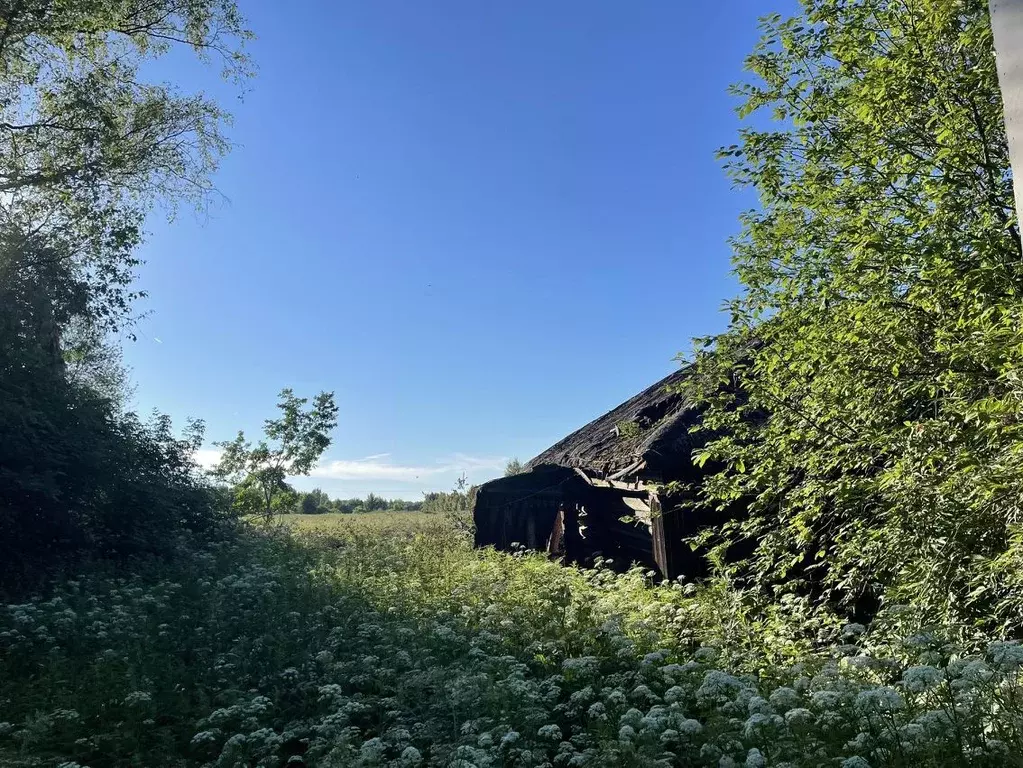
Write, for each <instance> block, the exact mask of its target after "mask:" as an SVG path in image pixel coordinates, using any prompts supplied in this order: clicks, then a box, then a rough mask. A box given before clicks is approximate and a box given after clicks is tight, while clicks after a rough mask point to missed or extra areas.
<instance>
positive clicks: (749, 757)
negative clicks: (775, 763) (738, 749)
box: [746, 747, 767, 768]
mask: <svg viewBox="0 0 1023 768" xmlns="http://www.w3.org/2000/svg"><path fill="white" fill-rule="evenodd" d="M766 765H767V758H765V757H764V756H763V754H761V752H760V750H759V749H757V748H756V747H753V749H751V750H750V751H749V752H747V753H746V768H764V767H765V766H766Z"/></svg>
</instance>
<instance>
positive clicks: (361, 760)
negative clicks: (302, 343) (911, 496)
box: [0, 515, 1023, 768]
mask: <svg viewBox="0 0 1023 768" xmlns="http://www.w3.org/2000/svg"><path fill="white" fill-rule="evenodd" d="M373 517H374V516H372V515H370V516H360V517H351V516H348V517H346V518H344V519H345V521H347V522H346V524H344V525H341V526H340V527H334V528H330V527H326V528H322V529H320V530H319V531H318V532H315V531H314V532H312V533H310V534H309V535H308V536H307V537H306V538H305V539H304V540H303V541H302V542H299V541H296V540H293V539H291V538H289V537H287V536H272V537H271V536H267V535H265V534H263V535H260V536H248V537H242V538H240V539H236V540H234V541H232V542H230V543H224V544H221V545H218V546H216V547H214V548H212V549H209V550H207V551H203V552H195V551H192V552H188V551H182V552H180V553H179V556H178V557H177V558H176V559H174V560H173V561H171V562H169V563H168V562H161V563H149V564H146V565H143V566H142V567H141V568H140V569H139V571H138V575H137V576H134V577H132V578H131V579H127V580H126V579H123V578H118V577H117V576H116V574H113V573H105V572H104V571H103V570H102V569H99V568H97V569H93V570H90V571H89V572H87V573H83V574H82V575H81V576H80V577H79V578H77V579H75V580H73V581H69V582H67V583H66V584H65V585H63V586H62V587H61V588H60V589H58V590H57V591H56V592H54V593H53V594H52V595H49V596H47V597H46V598H40V599H36V600H33V601H30V602H26V603H20V604H16V605H10V606H7V607H5V608H4V609H3V610H2V611H0V648H2V649H3V650H2V654H0V711H2V712H3V719H4V721H5V722H3V723H0V760H2V761H3V762H4V764H7V765H30V764H55V763H57V762H60V761H65V765H73V764H77V765H90V766H94V767H96V766H107V765H133V764H142V765H217V766H241V765H250V766H278V765H283V764H288V765H296V766H297V765H319V766H346V767H347V766H394V767H398V766H419V765H432V766H451V765H454V766H460V767H461V766H497V765H504V766H543V765H556V766H585V765H590V766H608V768H610V767H611V766H616V767H617V766H668V765H695V766H736V765H744V766H768V765H769V766H800V767H802V766H806V767H807V768H809V767H810V766H820V765H835V766H839V765H841V766H844V767H845V768H862V766H868V765H869V766H910V765H912V766H946V765H966V764H969V765H978V766H1012V765H1020V764H1021V758H1020V755H1021V754H1023V734H1021V732H1020V729H1019V722H1020V717H1021V715H1023V699H1021V698H1020V694H1021V689H1020V679H1019V675H1020V665H1021V663H1023V649H1021V648H1020V647H1019V646H1017V645H1012V644H1004V643H1001V644H999V643H995V644H992V645H990V646H989V647H987V648H986V649H984V650H983V651H982V652H981V653H978V654H977V655H975V656H974V655H966V654H964V653H963V652H962V650H961V649H958V648H956V647H954V646H951V645H947V644H942V643H941V642H940V639H939V638H936V637H932V636H915V637H909V638H904V639H899V641H898V642H896V643H894V644H892V645H891V647H890V655H887V656H879V655H875V654H872V653H870V652H869V649H870V648H871V644H872V642H873V639H872V638H871V636H870V635H869V634H866V635H865V634H864V633H863V628H862V627H858V626H848V627H845V628H843V629H839V630H837V631H836V633H835V635H836V639H840V640H841V644H838V645H835V646H834V647H833V648H832V649H831V650H830V651H829V652H818V653H814V652H811V651H809V648H810V644H809V643H808V642H807V640H805V639H800V638H799V630H800V629H801V621H800V611H799V610H798V609H797V608H795V607H794V606H793V607H792V609H791V610H788V611H785V612H778V611H775V612H774V613H773V614H772V613H771V612H767V613H765V612H764V611H763V610H762V609H763V606H760V605H758V604H757V603H756V602H755V601H754V600H752V599H751V598H749V596H744V595H742V594H741V593H737V592H730V593H729V592H725V593H722V592H720V591H718V590H715V589H709V590H708V589H707V588H701V587H697V586H695V585H687V584H671V585H663V586H660V587H656V588H654V587H651V586H650V584H649V581H648V579H647V577H646V576H645V575H644V574H643V573H642V572H640V571H632V572H630V573H627V574H624V575H620V574H615V573H612V572H610V571H605V570H596V571H579V570H575V569H572V568H564V567H561V566H559V565H557V564H556V563H552V562H550V561H548V560H547V559H546V558H544V557H542V556H540V555H531V554H522V555H517V556H516V555H508V554H503V553H496V552H492V551H478V550H473V549H472V548H471V547H470V546H469V544H468V542H467V541H466V540H464V539H463V538H461V537H459V536H458V535H456V534H455V533H454V532H453V530H452V529H451V528H450V527H446V526H443V525H436V524H435V523H437V522H439V519H438V518H436V517H431V516H423V515H391V516H389V517H390V520H391V521H394V520H397V521H401V522H399V523H398V525H403V524H409V523H411V524H413V525H416V524H418V525H420V526H423V525H429V526H431V527H425V528H424V527H420V528H419V529H418V530H416V529H415V528H411V529H405V528H394V527H391V528H390V529H387V528H386V527H381V526H373V527H369V528H367V527H364V522H363V521H369V520H371V519H373ZM319 519H320V520H322V519H323V518H319ZM839 635H841V638H839V637H838V636H839ZM32 758H35V759H38V760H40V761H48V762H40V763H35V762H32ZM72 761H74V762H72Z"/></svg>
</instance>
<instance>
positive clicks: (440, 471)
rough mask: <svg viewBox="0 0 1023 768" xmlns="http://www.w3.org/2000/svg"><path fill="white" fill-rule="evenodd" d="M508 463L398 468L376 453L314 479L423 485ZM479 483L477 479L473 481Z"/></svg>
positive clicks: (199, 454)
mask: <svg viewBox="0 0 1023 768" xmlns="http://www.w3.org/2000/svg"><path fill="white" fill-rule="evenodd" d="M220 457H221V451H220V450H219V449H217V448H201V449H199V450H198V451H196V452H195V460H196V461H197V462H198V463H199V466H201V467H203V469H211V468H212V467H213V466H214V465H215V464H216V463H217V462H219V461H220ZM507 462H508V459H507V457H505V456H470V455H468V454H464V453H456V454H454V455H452V456H450V457H447V458H444V459H440V460H438V461H437V462H436V463H435V464H423V465H417V464H399V463H395V462H393V461H391V454H389V453H375V454H373V455H372V456H365V457H363V458H361V459H331V460H327V461H323V462H321V463H320V464H318V465H317V466H315V467H313V469H312V471H311V472H310V473H309V474H310V476H312V477H319V478H325V479H329V480H364V481H373V480H387V481H393V482H399V483H416V482H423V481H426V480H427V479H431V478H436V477H438V476H441V475H451V476H457V475H459V474H461V473H462V472H465V473H466V474H467V475H485V474H486V473H488V472H497V471H500V470H502V469H503V468H504V465H505V464H506V463H507ZM473 479H478V478H475V477H474V478H473Z"/></svg>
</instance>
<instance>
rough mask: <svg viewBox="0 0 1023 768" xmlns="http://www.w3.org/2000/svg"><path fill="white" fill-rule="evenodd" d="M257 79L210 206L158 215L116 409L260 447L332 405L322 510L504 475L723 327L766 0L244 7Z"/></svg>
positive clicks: (376, 0)
mask: <svg viewBox="0 0 1023 768" xmlns="http://www.w3.org/2000/svg"><path fill="white" fill-rule="evenodd" d="M241 5H242V8H243V10H244V12H245V13H246V15H247V17H248V19H249V21H250V24H251V26H252V28H253V29H254V30H255V32H256V34H257V36H258V39H257V40H256V41H255V42H254V43H253V44H252V45H251V47H250V52H251V54H252V56H253V57H254V59H255V60H256V62H257V64H258V66H259V73H258V75H257V77H256V79H255V80H254V82H253V83H252V87H251V90H250V91H249V92H248V93H247V94H246V95H245V98H244V100H242V101H235V100H234V96H233V94H234V92H233V91H230V90H225V89H224V88H223V86H221V85H219V84H218V83H217V81H216V79H215V78H214V77H213V76H212V75H211V74H209V73H205V72H203V71H202V70H200V69H199V68H198V67H195V66H191V65H185V64H181V63H180V62H179V63H176V64H175V65H174V71H173V78H174V79H175V80H176V81H178V83H179V84H180V85H181V86H182V87H183V88H185V89H189V90H192V89H207V90H210V91H212V92H214V93H223V94H224V95H225V98H226V99H227V100H228V101H229V103H230V104H231V105H233V107H232V108H233V111H234V114H235V124H234V126H233V127H232V129H231V132H230V136H231V139H232V140H233V141H234V142H235V144H236V147H235V149H234V151H233V152H232V154H231V155H230V156H229V157H228V158H227V159H226V161H225V162H224V164H223V166H222V169H221V171H220V173H219V174H218V175H217V178H216V184H217V187H218V189H219V190H220V191H221V192H222V193H223V195H224V196H225V198H226V201H225V202H223V203H221V204H218V205H217V206H215V207H214V209H213V210H212V211H211V212H210V213H209V214H208V215H206V216H198V215H196V214H193V213H191V212H182V213H180V214H179V215H178V217H177V218H176V219H175V220H173V221H171V222H167V221H165V220H164V219H163V218H159V217H154V218H153V220H152V224H151V227H150V230H151V232H150V237H149V241H148V243H147V245H146V246H145V248H144V254H143V255H144V257H145V258H146V259H147V264H146V266H145V267H144V268H143V269H142V272H141V278H140V282H141V286H142V287H143V288H144V289H145V290H147V291H148V292H149V294H150V296H149V298H148V299H147V300H146V301H145V302H144V303H143V305H142V306H141V307H140V309H142V310H144V311H147V312H148V313H149V314H148V316H147V317H146V318H145V319H144V320H143V321H142V323H141V324H140V326H139V330H140V333H139V338H138V341H137V342H135V343H129V344H128V345H127V349H126V361H127V362H128V364H129V365H130V366H131V367H132V369H133V376H134V380H135V382H136V385H137V395H136V405H137V406H138V407H139V408H141V409H143V410H149V409H151V408H154V407H156V408H159V409H161V410H163V411H165V412H167V413H170V414H171V415H172V416H174V417H175V418H176V419H177V420H179V421H183V420H184V418H185V417H188V416H194V417H200V418H203V419H205V420H206V422H207V425H208V437H209V439H210V440H211V441H212V440H219V439H227V438H230V437H232V436H233V435H234V433H235V432H236V431H237V430H238V429H240V428H241V429H245V430H246V431H247V432H250V433H251V432H258V430H259V428H260V426H261V424H262V420H263V419H264V418H266V417H267V416H270V415H272V414H273V411H274V403H275V402H276V394H277V392H278V391H279V390H280V389H281V388H282V387H284V386H290V387H293V388H294V389H295V390H296V391H297V392H298V393H300V394H308V395H312V394H315V392H317V391H319V390H321V389H328V390H333V391H334V392H335V393H336V397H337V402H338V405H339V407H340V419H339V425H338V428H337V431H336V434H335V439H334V444H333V445H332V446H331V448H330V449H329V450H328V452H327V454H326V455H325V457H324V460H323V462H322V464H321V466H320V467H319V468H318V469H317V471H316V474H317V476H316V477H313V478H302V479H299V480H298V481H297V482H296V485H297V486H298V487H300V488H306V489H308V488H311V487H313V486H320V487H322V488H323V489H324V490H326V491H327V492H328V493H329V494H331V495H333V496H345V497H347V496H362V495H365V494H366V493H367V492H369V491H373V492H375V493H378V494H383V495H385V496H395V497H397V496H401V497H405V498H418V497H420V495H421V493H422V492H423V491H427V490H444V489H448V488H450V487H451V486H452V485H453V483H454V481H455V479H456V477H457V476H458V475H459V474H460V473H461V472H462V471H465V472H466V473H467V475H468V476H469V478H470V480H472V481H474V482H478V481H481V480H485V479H487V478H489V477H493V476H496V475H498V474H500V471H501V467H502V466H503V463H504V461H505V460H506V459H507V458H509V457H513V456H517V457H519V458H521V459H522V460H526V459H528V458H530V457H531V456H533V455H535V454H536V453H538V452H540V451H541V450H543V449H544V448H546V447H547V446H548V445H550V444H551V443H553V442H555V441H556V440H558V439H560V438H561V437H563V436H564V435H565V434H567V433H569V432H570V431H572V430H573V429H575V428H577V427H579V426H581V425H582V424H584V423H586V422H587V421H589V420H590V419H592V418H594V417H596V416H598V415H600V414H601V413H603V412H604V411H606V410H607V409H609V408H610V407H612V406H614V405H616V404H617V403H619V402H620V401H622V400H624V399H626V398H628V397H630V396H631V395H632V394H634V393H635V392H637V391H639V390H640V389H642V388H644V387H645V386H648V385H649V384H650V383H652V382H653V381H655V380H656V379H658V378H660V377H661V376H664V375H666V374H667V373H669V372H670V371H671V370H672V368H673V367H674V363H673V357H674V356H675V355H676V353H678V352H681V351H685V350H688V349H689V340H690V339H691V338H692V337H693V336H698V335H703V334H707V333H711V332H714V331H717V330H720V329H721V328H722V327H723V325H724V320H725V318H724V316H723V315H722V313H721V312H720V307H721V304H722V302H723V301H724V300H725V299H727V298H728V297H730V296H732V295H734V293H735V292H736V290H737V288H736V285H735V283H734V281H733V280H732V278H731V277H730V276H729V274H728V272H729V262H728V256H729V252H728V246H727V242H726V240H727V238H728V237H729V236H730V235H733V234H735V233H736V231H737V230H738V222H737V216H738V213H739V212H740V210H741V209H742V208H744V207H748V206H749V205H750V204H751V203H752V200H751V199H750V198H749V197H748V196H746V195H743V194H740V193H739V192H737V191H735V190H733V189H731V188H730V183H729V181H728V180H727V179H726V178H725V176H724V174H723V173H722V171H721V169H720V166H719V164H718V162H717V161H716V160H715V157H714V151H715V149H716V148H717V147H719V146H721V145H724V144H729V143H732V142H733V141H734V139H735V135H736V131H737V128H738V121H737V118H736V117H735V115H734V112H733V107H734V102H733V99H732V98H731V97H729V96H728V94H727V92H726V88H727V86H728V84H729V83H731V82H734V81H735V80H737V79H738V78H739V77H740V76H741V66H742V60H743V58H744V56H745V55H746V54H747V53H748V52H749V50H750V49H751V47H752V45H753V43H754V41H755V39H756V36H757V32H756V21H757V17H758V15H761V14H763V13H766V12H768V11H770V10H775V9H776V8H780V9H782V10H785V9H787V5H785V4H781V3H771V4H769V3H765V2H763V0H759V1H758V2H753V1H752V0H725V1H724V2H718V3H704V2H699V3H689V2H680V1H679V0H670V1H669V0H656V1H649V2H647V1H644V2H639V3H625V2H596V3H595V2H592V1H590V0H586V1H583V0H559V2H556V3H551V2H540V1H539V0H528V1H526V2H514V3H512V2H502V3H497V2H494V3H491V2H487V3H481V2H476V1H473V2H470V1H469V0H464V1H463V0H441V2H437V3H419V2H412V1H411V0H402V1H397V0H372V2H370V1H369V0H360V2H348V1H343V2H338V3H328V2H318V3H311V2H309V3H300V4H291V3H279V2H271V1H270V0H255V1H254V2H242V3H241Z"/></svg>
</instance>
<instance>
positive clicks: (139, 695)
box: [122, 691, 153, 707]
mask: <svg viewBox="0 0 1023 768" xmlns="http://www.w3.org/2000/svg"><path fill="white" fill-rule="evenodd" d="M152 700H153V697H152V695H151V694H150V693H148V692H147V691H132V692H131V693H129V694H128V695H127V696H125V697H124V701H123V702H122V703H123V704H124V706H126V707H137V706H141V705H143V704H148V703H149V702H151V701H152Z"/></svg>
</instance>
